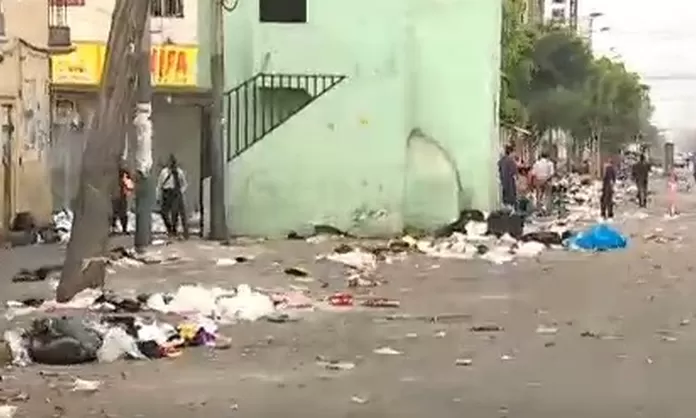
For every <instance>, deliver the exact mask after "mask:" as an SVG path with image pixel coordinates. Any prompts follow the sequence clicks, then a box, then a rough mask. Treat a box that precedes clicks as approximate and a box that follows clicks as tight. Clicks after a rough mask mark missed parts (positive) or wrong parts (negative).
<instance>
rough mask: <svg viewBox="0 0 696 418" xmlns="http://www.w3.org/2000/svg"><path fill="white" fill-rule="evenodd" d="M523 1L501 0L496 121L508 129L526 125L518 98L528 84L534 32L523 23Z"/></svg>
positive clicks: (524, 10) (519, 98)
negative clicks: (505, 125) (498, 102)
mask: <svg viewBox="0 0 696 418" xmlns="http://www.w3.org/2000/svg"><path fill="white" fill-rule="evenodd" d="M526 15H527V10H526V3H525V1H524V0H505V2H504V3H503V21H502V33H501V44H502V45H503V48H502V50H501V72H500V73H501V82H500V121H501V122H502V123H505V124H509V125H516V126H524V125H526V124H527V119H528V118H527V112H526V108H525V106H524V104H523V103H522V101H521V97H522V96H523V95H524V92H525V90H527V86H528V85H529V82H530V80H531V74H532V69H533V61H532V58H531V56H532V52H533V48H534V44H535V42H536V36H537V33H538V32H537V31H536V30H535V28H533V27H531V26H529V25H527V24H526V23H525V19H526V18H525V16H526Z"/></svg>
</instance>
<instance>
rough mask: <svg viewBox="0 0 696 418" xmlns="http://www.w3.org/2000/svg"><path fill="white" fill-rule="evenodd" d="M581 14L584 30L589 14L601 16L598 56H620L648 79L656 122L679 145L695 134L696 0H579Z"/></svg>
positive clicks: (596, 35) (596, 37) (597, 32)
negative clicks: (683, 133)
mask: <svg viewBox="0 0 696 418" xmlns="http://www.w3.org/2000/svg"><path fill="white" fill-rule="evenodd" d="M579 9H580V13H579V14H580V18H579V19H580V21H581V24H584V26H585V27H586V26H587V22H588V18H587V16H589V14H590V13H592V12H601V13H603V16H601V17H598V18H597V19H595V21H594V29H595V31H594V35H593V46H594V50H595V53H598V54H603V55H607V56H614V57H622V58H623V60H624V62H625V63H626V64H627V66H628V67H629V68H630V69H631V70H633V71H636V72H638V73H640V74H641V75H642V76H643V77H644V78H645V82H646V83H647V84H649V85H650V86H651V89H652V99H653V102H654V104H655V107H656V111H655V117H654V122H655V123H656V124H657V125H658V126H659V127H660V128H666V129H670V130H671V134H669V136H670V137H672V138H673V139H677V140H678V138H677V137H678V136H679V132H681V131H683V130H684V129H689V128H691V129H696V24H694V23H695V22H696V1H694V0H660V1H647V0H579ZM604 27H606V28H608V30H606V31H600V29H601V28H604Z"/></svg>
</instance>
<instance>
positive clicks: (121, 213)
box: [111, 167, 135, 234]
mask: <svg viewBox="0 0 696 418" xmlns="http://www.w3.org/2000/svg"><path fill="white" fill-rule="evenodd" d="M134 188H135V184H134V183H133V179H132V178H131V176H130V173H129V172H128V170H126V169H125V167H120V168H119V169H118V190H117V191H116V195H115V196H113V197H112V198H111V231H112V232H114V233H115V232H116V224H117V223H120V224H121V233H123V234H127V233H128V199H129V198H130V196H131V195H132V194H133V189H134Z"/></svg>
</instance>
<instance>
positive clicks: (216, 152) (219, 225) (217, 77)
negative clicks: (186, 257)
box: [207, 0, 237, 240]
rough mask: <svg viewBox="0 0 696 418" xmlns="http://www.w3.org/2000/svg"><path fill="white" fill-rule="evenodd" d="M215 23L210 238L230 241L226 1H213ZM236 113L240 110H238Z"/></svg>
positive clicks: (211, 61)
mask: <svg viewBox="0 0 696 418" xmlns="http://www.w3.org/2000/svg"><path fill="white" fill-rule="evenodd" d="M212 1H213V10H212V12H213V13H212V16H211V21H212V24H211V25H210V27H211V37H210V39H211V42H212V51H211V54H210V82H211V89H212V95H213V103H212V109H211V112H210V128H211V129H210V130H211V135H210V144H208V147H207V149H208V153H209V154H208V155H209V158H208V161H209V162H210V164H211V177H210V204H209V206H210V237H209V238H210V239H212V240H225V239H227V238H228V230H227V217H226V215H225V155H224V150H225V147H223V146H222V144H223V141H224V140H227V138H226V135H225V132H224V119H225V115H224V111H225V109H224V105H223V95H224V90H225V61H224V60H225V58H224V42H225V39H224V38H225V35H224V33H225V27H224V4H223V1H224V0H212ZM235 111H237V110H236V109H235Z"/></svg>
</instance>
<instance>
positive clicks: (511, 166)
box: [498, 145, 517, 208]
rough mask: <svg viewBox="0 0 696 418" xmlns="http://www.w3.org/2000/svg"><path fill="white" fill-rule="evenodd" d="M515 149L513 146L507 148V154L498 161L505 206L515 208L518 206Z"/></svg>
mask: <svg viewBox="0 0 696 418" xmlns="http://www.w3.org/2000/svg"><path fill="white" fill-rule="evenodd" d="M514 152H515V149H514V148H513V146H512V145H507V146H505V154H504V155H503V156H502V157H500V159H499V160H498V175H499V176H500V188H501V194H502V200H503V205H505V206H506V207H508V208H514V207H515V205H517V184H516V182H515V176H516V175H517V162H516V161H515V156H514Z"/></svg>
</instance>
